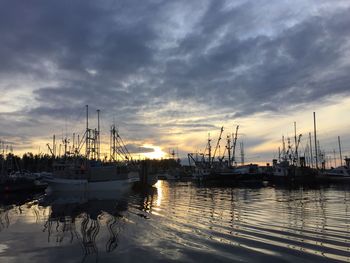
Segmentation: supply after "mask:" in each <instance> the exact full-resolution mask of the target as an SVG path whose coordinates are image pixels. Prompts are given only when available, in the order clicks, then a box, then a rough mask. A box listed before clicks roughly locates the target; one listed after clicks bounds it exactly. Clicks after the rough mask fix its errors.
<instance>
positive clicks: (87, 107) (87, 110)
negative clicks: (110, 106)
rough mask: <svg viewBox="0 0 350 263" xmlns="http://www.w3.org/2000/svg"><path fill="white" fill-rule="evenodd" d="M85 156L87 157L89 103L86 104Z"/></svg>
mask: <svg viewBox="0 0 350 263" xmlns="http://www.w3.org/2000/svg"><path fill="white" fill-rule="evenodd" d="M85 156H86V158H87V159H88V158H89V105H86V137H85Z"/></svg>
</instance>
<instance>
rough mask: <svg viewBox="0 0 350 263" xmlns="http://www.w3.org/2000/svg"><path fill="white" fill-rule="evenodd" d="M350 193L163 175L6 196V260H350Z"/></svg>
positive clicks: (1, 219) (1, 256)
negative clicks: (97, 188)
mask: <svg viewBox="0 0 350 263" xmlns="http://www.w3.org/2000/svg"><path fill="white" fill-rule="evenodd" d="M349 190H350V188H349V187H344V186H335V185H334V186H328V187H317V188H306V187H297V188H296V189H289V188H283V187H269V186H261V187H247V186H245V187H243V186H242V187H214V186H212V187H205V186H198V185H197V184H195V183H190V182H172V183H170V182H166V181H159V182H158V183H157V185H156V189H154V190H153V191H149V192H148V193H136V192H131V193H129V194H127V195H125V196H119V197H117V196H113V194H114V193H113V194H112V195H109V196H104V198H100V197H99V198H100V199H103V200H98V199H96V196H94V195H91V196H78V197H77V196H75V197H74V198H71V197H69V198H68V196H63V197H64V198H63V197H62V196H60V195H58V196H50V197H47V196H32V197H30V196H29V197H28V196H18V195H17V196H16V198H14V197H13V196H7V197H6V196H5V197H2V199H1V200H0V202H1V204H2V205H1V208H0V262H116V261H118V262H137V261H141V262H142V263H143V262H166V261H167V262H171V261H181V262H234V261H243V262H315V261H317V262H330V261H335V262H337V261H338V262H350V192H349ZM77 202H78V203H79V204H78V203H77Z"/></svg>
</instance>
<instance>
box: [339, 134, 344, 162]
mask: <svg viewBox="0 0 350 263" xmlns="http://www.w3.org/2000/svg"><path fill="white" fill-rule="evenodd" d="M338 144H339V156H340V166H342V165H343V157H342V154H341V144H340V136H338Z"/></svg>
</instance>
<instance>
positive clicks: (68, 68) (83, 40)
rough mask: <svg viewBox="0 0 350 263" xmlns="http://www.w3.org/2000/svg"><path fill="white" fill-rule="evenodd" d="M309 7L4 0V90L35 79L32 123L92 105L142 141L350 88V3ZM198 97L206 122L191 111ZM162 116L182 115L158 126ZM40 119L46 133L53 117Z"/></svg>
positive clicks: (25, 112)
mask: <svg viewBox="0 0 350 263" xmlns="http://www.w3.org/2000/svg"><path fill="white" fill-rule="evenodd" d="M228 3H230V2H228ZM323 3H327V1H323V2H322V4H323ZM299 4H300V3H299ZM308 4H309V5H310V6H315V5H316V4H315V3H313V2H312V1H311V2H308ZM287 5H288V6H287ZM320 5H321V4H320ZM301 9H302V8H298V3H295V4H294V5H293V4H288V3H284V2H282V3H281V2H280V1H275V2H274V1H271V2H266V1H245V2H244V1H242V4H238V5H236V6H233V7H228V6H227V2H225V1H217V0H215V1H214V0H213V1H208V2H203V1H198V2H196V1H194V2H190V3H189V2H188V1H174V2H173V1H171V2H169V1H142V2H140V1H114V0H106V1H103V2H99V1H92V0H91V1H68V0H64V1H44V0H35V1H13V0H11V1H10V0H4V1H1V3H0V61H1V62H2V63H0V76H2V80H0V90H1V89H6V87H8V86H10V84H9V83H10V82H11V81H12V79H17V78H18V76H21V77H22V78H24V79H25V78H30V79H34V80H35V84H28V87H27V88H28V89H30V90H32V94H33V97H34V100H35V102H36V103H35V104H31V105H26V104H25V102H24V105H23V108H22V109H19V110H18V114H22V115H21V121H22V122H24V124H25V121H27V122H29V126H30V127H32V124H31V123H32V122H31V121H30V120H31V119H35V120H39V119H43V118H44V119H45V120H46V121H47V120H48V119H49V118H50V117H51V118H53V119H55V120H56V121H57V120H60V121H62V120H64V119H67V118H69V116H70V115H72V112H76V111H78V110H79V109H81V108H82V107H84V105H85V104H90V105H93V106H94V107H95V108H100V109H102V110H105V113H104V114H105V117H109V118H110V119H111V118H112V116H115V114H117V120H118V122H119V123H120V125H126V126H128V127H129V130H128V131H130V132H131V133H132V134H134V135H135V137H138V136H140V138H147V137H148V136H156V135H157V134H158V135H159V134H163V133H164V130H166V129H167V128H168V127H171V126H174V127H179V128H183V129H184V130H188V131H191V130H192V131H193V130H195V131H198V130H204V129H215V128H216V127H215V125H212V124H210V121H214V122H215V121H222V120H223V119H225V116H231V117H234V118H238V117H244V116H248V115H250V114H254V113H257V112H281V111H286V110H288V109H292V108H293V107H296V106H298V107H302V106H303V105H305V104H308V103H319V102H320V101H322V100H325V99H327V98H329V96H330V95H335V94H349V91H350V88H349V83H350V75H349V74H348V72H349V69H350V64H349V62H348V60H347V59H346V56H349V41H350V40H349V37H348V36H349V35H350V32H349V31H350V27H349V25H350V16H349V15H348V14H349V11H350V10H349V9H347V8H346V7H336V4H334V8H330V9H328V10H327V12H325V11H322V10H321V9H320V11H319V12H316V13H312V12H309V13H308V12H304V13H303V12H302V11H303V10H301ZM286 10H288V11H286ZM189 11H191V12H189ZM192 11H193V12H192ZM300 13H303V14H304V15H300ZM187 14H191V15H187ZM48 83H50V84H48ZM23 86H26V83H24V84H23ZM12 99H15V98H12ZM174 101H175V102H177V103H178V104H180V106H179V107H180V108H182V109H178V108H177V109H172V108H171V106H169V105H170V104H171V102H174ZM28 103H29V102H28ZM198 106H202V110H203V112H202V113H201V112H200V111H197V112H195V113H196V116H198V115H200V114H202V115H203V116H202V117H203V119H202V120H199V122H198V123H196V122H195V121H194V122H193V123H191V121H189V123H186V122H185V121H184V120H182V118H184V117H189V116H190V115H191V114H193V110H191V108H196V107H198ZM160 109H163V110H161V111H160ZM208 112H209V113H214V114H216V116H218V117H214V118H213V117H212V116H210V114H208ZM152 113H154V114H153V117H152V118H150V117H149V116H150V115H152ZM147 114H148V115H147ZM207 115H208V118H207ZM145 116H146V117H145ZM220 116H221V117H220ZM215 118H216V119H215ZM24 119H27V120H24ZM164 119H175V120H178V122H171V123H163V124H158V125H157V124H156V122H157V121H158V122H162V120H164ZM4 121H5V123H6V124H8V125H9V127H13V126H16V125H17V124H18V120H16V119H13V120H11V119H10V118H6V119H5V120H4ZM38 122H39V123H38V124H37V126H38V127H41V128H42V129H41V130H42V132H44V130H45V129H46V130H47V129H48V127H49V126H50V125H46V126H45V125H44V124H43V120H41V121H38ZM206 123H209V124H206ZM11 125H12V126H11ZM44 126H45V127H44ZM28 132H30V133H33V132H34V129H33V130H28ZM157 140H158V139H157Z"/></svg>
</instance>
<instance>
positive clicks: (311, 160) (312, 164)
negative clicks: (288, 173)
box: [309, 132, 314, 167]
mask: <svg viewBox="0 0 350 263" xmlns="http://www.w3.org/2000/svg"><path fill="white" fill-rule="evenodd" d="M309 139H310V165H311V167H314V160H313V159H314V157H313V156H312V140H311V132H309Z"/></svg>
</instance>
